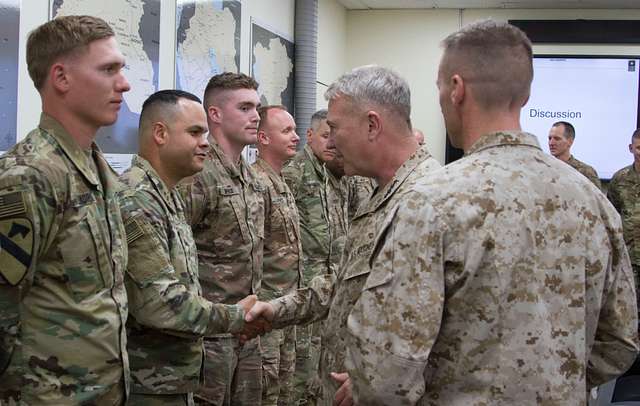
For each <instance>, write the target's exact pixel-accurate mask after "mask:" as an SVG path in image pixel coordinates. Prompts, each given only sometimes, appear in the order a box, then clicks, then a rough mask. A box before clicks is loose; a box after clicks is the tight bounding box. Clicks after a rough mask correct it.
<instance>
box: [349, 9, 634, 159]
mask: <svg viewBox="0 0 640 406" xmlns="http://www.w3.org/2000/svg"><path fill="white" fill-rule="evenodd" d="M486 18H493V19H496V20H504V21H506V20H509V19H579V18H583V19H612V20H613V19H640V10H517V9H465V10H442V9H438V10H372V11H356V10H353V11H348V12H347V68H348V69H351V68H353V67H356V66H360V65H365V64H371V63H377V64H380V65H384V66H387V67H390V68H392V69H394V70H396V71H397V72H398V73H400V74H401V75H402V76H403V77H404V78H405V79H407V81H408V82H409V85H410V86H411V91H412V97H411V99H412V120H413V124H414V126H416V127H418V128H420V129H422V130H423V131H424V133H425V135H426V138H427V145H428V146H429V148H430V150H431V152H432V154H433V155H434V156H435V157H436V159H438V160H439V161H440V162H444V156H445V155H444V151H445V137H446V134H445V130H444V123H443V121H442V118H441V115H440V107H439V105H438V97H437V90H436V86H435V80H436V76H437V68H438V63H439V59H440V56H441V50H440V47H439V43H440V41H441V40H442V39H443V38H445V37H446V36H447V35H448V34H450V33H451V32H453V31H455V30H457V29H458V28H459V27H461V26H462V25H465V24H469V23H471V22H473V21H477V20H480V19H486ZM534 52H535V53H540V54H542V53H549V54H554V53H555V54H611V55H640V46H639V45H571V44H557V45H536V46H534Z"/></svg>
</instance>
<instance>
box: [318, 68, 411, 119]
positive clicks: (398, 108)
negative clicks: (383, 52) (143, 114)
mask: <svg viewBox="0 0 640 406" xmlns="http://www.w3.org/2000/svg"><path fill="white" fill-rule="evenodd" d="M340 96H347V97H348V98H350V99H351V101H352V102H353V103H354V104H356V105H357V104H367V103H373V104H377V105H379V106H382V107H386V108H389V109H391V110H393V111H394V112H396V113H398V114H400V115H401V116H402V118H404V119H405V120H406V122H407V123H410V122H411V120H410V116H411V91H410V90H409V85H408V84H407V82H406V81H405V80H404V79H403V78H401V77H400V75H398V74H397V73H395V72H394V71H392V70H391V69H387V68H383V67H381V66H375V65H367V66H360V67H358V68H355V69H353V70H352V71H351V72H349V73H345V74H344V75H342V76H340V77H339V78H338V80H336V81H335V82H333V83H332V84H331V86H329V88H328V89H327V91H326V92H325V94H324V98H325V99H326V100H332V99H335V98H336V97H340Z"/></svg>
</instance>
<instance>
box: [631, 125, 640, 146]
mask: <svg viewBox="0 0 640 406" xmlns="http://www.w3.org/2000/svg"><path fill="white" fill-rule="evenodd" d="M637 139H640V128H638V129H637V130H635V131H634V132H633V134H632V135H631V142H632V143H633V140H637Z"/></svg>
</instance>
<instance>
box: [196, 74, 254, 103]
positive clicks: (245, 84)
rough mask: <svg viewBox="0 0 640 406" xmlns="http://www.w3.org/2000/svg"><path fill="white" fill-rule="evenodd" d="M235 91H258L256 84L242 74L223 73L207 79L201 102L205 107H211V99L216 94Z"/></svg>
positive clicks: (252, 79)
mask: <svg viewBox="0 0 640 406" xmlns="http://www.w3.org/2000/svg"><path fill="white" fill-rule="evenodd" d="M236 89H253V90H258V82H256V80H255V79H254V78H252V77H251V76H247V75H245V74H244V73H234V72H224V73H220V74H218V75H215V76H212V77H211V79H209V83H207V87H206V88H205V89H204V96H203V100H204V104H205V107H209V106H210V105H211V99H212V98H213V97H214V96H215V95H216V94H217V93H219V92H222V91H225V90H236Z"/></svg>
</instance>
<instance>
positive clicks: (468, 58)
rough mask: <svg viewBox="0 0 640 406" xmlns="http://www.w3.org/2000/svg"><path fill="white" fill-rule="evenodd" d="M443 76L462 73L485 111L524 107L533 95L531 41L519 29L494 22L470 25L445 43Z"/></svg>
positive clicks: (449, 37)
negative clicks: (531, 93) (507, 107)
mask: <svg viewBox="0 0 640 406" xmlns="http://www.w3.org/2000/svg"><path fill="white" fill-rule="evenodd" d="M442 47H443V48H444V53H443V58H442V63H441V72H440V73H441V75H443V76H444V79H445V80H449V79H450V78H451V76H453V75H455V74H458V75H460V76H461V77H462V79H463V81H464V82H465V83H467V84H468V85H469V87H470V88H471V89H472V90H473V94H474V96H475V99H476V101H477V102H478V104H479V105H480V107H482V108H484V109H493V108H497V107H503V106H505V105H507V106H509V107H510V108H511V107H516V108H520V107H522V106H524V105H525V103H526V102H527V100H528V99H529V95H530V92H531V81H532V80H533V62H532V50H531V41H530V40H529V38H528V37H527V35H526V34H525V33H524V32H522V31H521V30H520V29H519V28H517V27H515V26H513V25H511V24H508V23H506V22H496V21H492V20H485V21H480V22H477V23H474V24H470V25H468V26H466V27H464V28H462V29H461V30H459V31H457V32H455V33H453V34H451V35H449V36H448V37H447V38H445V39H444V40H443V41H442Z"/></svg>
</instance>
